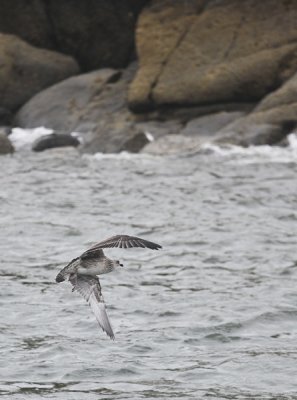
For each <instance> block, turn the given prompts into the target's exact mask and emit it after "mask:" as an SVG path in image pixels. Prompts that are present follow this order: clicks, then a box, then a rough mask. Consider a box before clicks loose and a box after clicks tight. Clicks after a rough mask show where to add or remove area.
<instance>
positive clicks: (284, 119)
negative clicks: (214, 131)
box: [218, 73, 297, 145]
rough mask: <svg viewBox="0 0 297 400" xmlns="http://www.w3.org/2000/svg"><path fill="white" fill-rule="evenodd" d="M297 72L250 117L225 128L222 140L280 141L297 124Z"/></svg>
mask: <svg viewBox="0 0 297 400" xmlns="http://www.w3.org/2000/svg"><path fill="white" fill-rule="evenodd" d="M296 99H297V73H296V74H295V75H294V76H293V77H292V78H291V79H289V80H288V81H287V82H286V83H285V84H284V85H283V86H281V87H280V88H279V89H277V90H275V91H274V92H272V93H271V94H269V95H268V96H266V97H265V98H264V99H263V100H262V101H261V102H260V103H259V104H258V106H257V107H256V108H255V109H254V110H253V111H252V112H251V113H250V114H248V115H247V116H246V117H243V118H240V119H238V120H236V121H234V122H233V123H231V124H229V125H227V126H226V127H225V128H224V129H222V130H221V131H220V132H219V133H218V136H220V139H219V140H220V141H225V142H227V141H230V142H232V143H236V144H242V145H250V144H276V143H278V142H281V141H282V140H283V139H284V138H285V137H286V136H287V135H288V134H289V133H291V132H293V131H294V129H295V127H296V126H297V100H296Z"/></svg>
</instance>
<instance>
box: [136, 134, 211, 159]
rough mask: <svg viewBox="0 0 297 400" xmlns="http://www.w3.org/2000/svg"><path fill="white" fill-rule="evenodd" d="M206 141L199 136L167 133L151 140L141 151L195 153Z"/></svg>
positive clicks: (158, 153)
mask: <svg viewBox="0 0 297 400" xmlns="http://www.w3.org/2000/svg"><path fill="white" fill-rule="evenodd" d="M205 142H206V140H205V139H202V138H199V137H189V136H184V135H174V134H173V135H166V136H162V137H160V138H159V139H157V140H154V141H153V142H150V143H149V144H148V145H146V146H145V147H144V148H143V150H142V151H141V152H142V153H146V154H154V155H174V154H181V153H193V152H197V151H199V150H200V149H201V146H202V145H203V144H204V143H205Z"/></svg>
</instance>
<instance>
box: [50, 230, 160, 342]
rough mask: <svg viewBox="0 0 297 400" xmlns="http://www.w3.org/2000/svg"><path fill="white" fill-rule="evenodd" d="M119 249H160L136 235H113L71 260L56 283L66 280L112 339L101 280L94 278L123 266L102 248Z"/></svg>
mask: <svg viewBox="0 0 297 400" xmlns="http://www.w3.org/2000/svg"><path fill="white" fill-rule="evenodd" d="M111 247H120V248H122V249H128V248H131V247H143V248H148V249H152V250H159V249H161V248H162V247H161V246H160V245H159V244H156V243H153V242H149V241H148V240H144V239H140V238H138V237H135V236H128V235H116V236H112V237H111V238H109V239H106V240H104V241H103V242H99V243H96V244H95V245H94V246H92V247H91V248H90V249H88V250H86V251H85V252H84V253H82V255H81V256H79V257H77V258H74V259H73V260H72V261H70V263H69V264H67V265H66V267H65V268H63V269H62V270H61V271H60V272H59V273H58V275H57V276H56V282H58V283H60V282H63V281H65V280H66V279H67V278H68V280H69V281H70V283H71V284H72V286H73V288H72V291H75V290H76V291H78V292H79V293H80V294H81V295H82V297H84V298H85V300H86V301H87V302H88V303H89V305H90V307H91V309H92V311H93V313H94V314H95V317H96V319H97V321H98V323H99V325H100V327H101V328H102V330H103V331H104V332H106V333H107V335H108V336H109V337H110V338H111V339H114V333H113V330H112V327H111V325H110V322H109V319H108V316H107V313H106V309H105V303H104V300H103V296H102V291H101V286H100V281H99V278H98V276H97V275H101V274H107V273H108V272H111V271H113V270H114V269H115V268H117V267H123V264H121V263H120V261H118V260H111V259H109V258H107V257H106V256H105V254H104V253H103V250H102V249H105V248H111Z"/></svg>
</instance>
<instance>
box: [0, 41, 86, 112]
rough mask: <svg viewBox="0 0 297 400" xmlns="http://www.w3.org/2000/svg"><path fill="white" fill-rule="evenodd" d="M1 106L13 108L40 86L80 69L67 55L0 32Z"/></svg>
mask: <svg viewBox="0 0 297 400" xmlns="http://www.w3.org/2000/svg"><path fill="white" fill-rule="evenodd" d="M0 59H1V69H0V106H1V107H4V108H7V109H8V110H15V109H16V108H18V107H19V106H21V105H22V104H23V103H25V102H26V101H27V100H29V98H30V97H32V96H33V95H35V94H36V93H38V92H39V91H40V90H42V89H44V88H46V87H48V86H50V85H53V84H54V83H56V82H59V81H61V80H63V79H65V78H67V77H69V76H71V75H74V74H76V73H77V72H78V71H79V67H78V65H77V63H76V62H75V61H74V59H72V58H71V57H69V56H65V55H62V54H59V53H55V52H53V51H49V50H43V49H38V48H36V47H33V46H31V45H29V44H28V43H26V42H24V41H23V40H21V39H19V38H17V37H16V36H13V35H4V34H0Z"/></svg>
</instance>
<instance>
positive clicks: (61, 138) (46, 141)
mask: <svg viewBox="0 0 297 400" xmlns="http://www.w3.org/2000/svg"><path fill="white" fill-rule="evenodd" d="M79 144H80V142H79V140H78V139H77V138H76V137H74V136H72V135H70V134H69V135H68V134H62V133H60V134H58V133H51V134H49V135H45V136H42V137H40V138H39V139H37V140H36V141H35V142H34V143H33V145H32V150H33V151H44V150H48V149H53V148H55V147H69V146H71V147H77V146H79Z"/></svg>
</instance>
